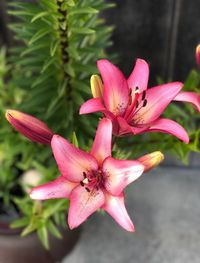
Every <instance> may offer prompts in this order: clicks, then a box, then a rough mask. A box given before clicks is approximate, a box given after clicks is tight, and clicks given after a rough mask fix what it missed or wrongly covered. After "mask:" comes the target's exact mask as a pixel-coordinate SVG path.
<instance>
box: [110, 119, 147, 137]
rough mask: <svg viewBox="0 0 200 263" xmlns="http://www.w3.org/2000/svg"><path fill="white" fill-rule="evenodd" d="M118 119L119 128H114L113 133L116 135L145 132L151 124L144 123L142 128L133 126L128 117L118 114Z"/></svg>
mask: <svg viewBox="0 0 200 263" xmlns="http://www.w3.org/2000/svg"><path fill="white" fill-rule="evenodd" d="M116 120H117V122H118V129H113V130H114V132H113V134H115V135H116V136H124V135H131V134H135V135H136V134H140V133H143V132H144V131H145V130H146V129H147V128H148V127H149V125H143V127H141V128H140V127H133V126H131V125H129V124H128V123H127V121H126V119H124V118H122V117H120V116H118V117H117V118H116Z"/></svg>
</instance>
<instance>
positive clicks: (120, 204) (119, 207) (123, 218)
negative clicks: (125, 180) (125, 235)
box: [103, 194, 135, 232]
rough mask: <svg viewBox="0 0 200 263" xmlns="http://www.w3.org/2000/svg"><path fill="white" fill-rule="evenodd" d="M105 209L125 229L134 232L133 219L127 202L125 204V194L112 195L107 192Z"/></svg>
mask: <svg viewBox="0 0 200 263" xmlns="http://www.w3.org/2000/svg"><path fill="white" fill-rule="evenodd" d="M103 209H104V210H105V211H106V212H107V213H108V214H109V215H111V216H112V217H113V218H114V220H115V221H116V222H117V223H118V224H119V225H120V226H121V227H123V228H124V229H125V230H127V231H129V232H134V231H135V230H134V225H133V222H132V221H131V219H130V217H129V215H128V213H127V210H126V207H125V204H124V195H123V194H121V195H119V196H112V195H109V194H106V200H105V204H104V205H103Z"/></svg>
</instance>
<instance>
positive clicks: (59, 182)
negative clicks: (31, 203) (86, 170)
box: [30, 176, 77, 200]
mask: <svg viewBox="0 0 200 263" xmlns="http://www.w3.org/2000/svg"><path fill="white" fill-rule="evenodd" d="M76 186H77V183H72V182H69V181H67V180H66V179H65V178H64V177H63V176H60V177H58V178H57V179H56V180H54V181H52V182H49V183H46V184H43V185H40V186H37V187H34V188H33V189H32V191H31V193H30V197H31V198H32V199H36V200H46V199H55V198H68V197H69V195H70V193H71V191H72V189H73V188H74V187H76Z"/></svg>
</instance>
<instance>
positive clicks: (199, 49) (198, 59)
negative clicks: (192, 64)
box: [196, 44, 200, 67]
mask: <svg viewBox="0 0 200 263" xmlns="http://www.w3.org/2000/svg"><path fill="white" fill-rule="evenodd" d="M196 63H197V66H199V67H200V44H199V45H198V46H197V47H196Z"/></svg>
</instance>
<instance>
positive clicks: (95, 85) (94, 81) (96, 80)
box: [90, 75, 103, 98]
mask: <svg viewBox="0 0 200 263" xmlns="http://www.w3.org/2000/svg"><path fill="white" fill-rule="evenodd" d="M90 85H91V90H92V95H93V97H94V98H102V97H103V83H102V81H101V78H100V77H99V76H98V75H92V76H91V79H90Z"/></svg>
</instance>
